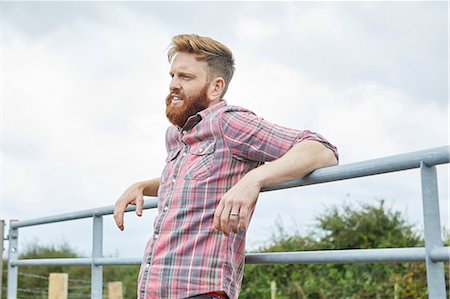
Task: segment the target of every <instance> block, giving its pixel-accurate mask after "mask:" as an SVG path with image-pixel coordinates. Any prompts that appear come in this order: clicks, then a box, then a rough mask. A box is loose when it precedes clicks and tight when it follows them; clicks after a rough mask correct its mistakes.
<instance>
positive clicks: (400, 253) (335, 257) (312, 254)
mask: <svg viewBox="0 0 450 299" xmlns="http://www.w3.org/2000/svg"><path fill="white" fill-rule="evenodd" d="M431 256H432V259H433V260H434V261H435V262H445V261H447V262H448V261H449V260H450V247H439V248H434V249H433V251H432V252H431ZM424 261H425V248H424V247H414V248H380V249H345V250H320V251H296V252H271V253H249V254H246V255H245V263H246V264H312V263H316V264H324V263H335V264H345V263H384V262H424ZM141 262H142V258H95V259H92V258H57V259H25V260H18V261H15V262H13V263H12V265H13V266H56V265H58V266H67V265H91V264H92V263H94V264H95V265H97V266H100V265H139V264H141Z"/></svg>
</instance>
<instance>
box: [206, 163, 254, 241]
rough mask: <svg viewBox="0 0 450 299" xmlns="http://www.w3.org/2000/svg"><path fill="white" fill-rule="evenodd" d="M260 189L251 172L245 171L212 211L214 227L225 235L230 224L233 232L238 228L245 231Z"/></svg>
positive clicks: (228, 231) (228, 230) (227, 233)
mask: <svg viewBox="0 0 450 299" xmlns="http://www.w3.org/2000/svg"><path fill="white" fill-rule="evenodd" d="M260 190H261V186H260V185H259V184H258V183H257V180H255V179H253V178H252V176H251V172H249V173H247V175H245V176H244V177H243V178H242V179H241V180H240V181H239V182H238V183H237V184H236V185H234V186H233V187H232V188H231V189H230V190H228V192H227V193H225V194H224V195H223V196H222V199H221V200H220V202H219V205H218V206H217V209H216V212H215V213H214V223H213V226H214V228H215V229H216V230H217V231H222V232H223V233H224V234H225V235H226V236H228V235H229V233H230V226H231V229H232V230H233V232H234V233H238V231H239V229H240V230H243V231H245V230H246V229H247V226H248V223H249V222H250V209H251V208H252V207H253V206H254V205H255V204H256V201H257V199H258V195H259V192H260Z"/></svg>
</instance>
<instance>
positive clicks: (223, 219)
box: [220, 204, 231, 236]
mask: <svg viewBox="0 0 450 299" xmlns="http://www.w3.org/2000/svg"><path fill="white" fill-rule="evenodd" d="M230 212H231V205H230V204H226V205H225V207H224V208H223V211H222V214H220V230H221V231H223V233H224V234H225V236H228V235H229V234H230V231H229V223H228V221H229V219H230Z"/></svg>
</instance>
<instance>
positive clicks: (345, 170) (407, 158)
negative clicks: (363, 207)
mask: <svg viewBox="0 0 450 299" xmlns="http://www.w3.org/2000/svg"><path fill="white" fill-rule="evenodd" d="M449 150H450V147H448V146H442V147H436V148H431V149H427V150H423V151H417V152H412V153H407V154H400V155H395V156H390V157H384V158H379V159H374V160H368V161H363V162H357V163H351V164H345V165H340V166H334V167H327V168H321V169H317V170H316V171H314V172H312V173H311V174H309V175H308V176H306V177H304V178H302V179H299V180H294V181H291V182H287V183H284V184H280V185H276V186H268V187H265V188H263V189H262V190H261V191H262V192H264V191H273V190H280V189H287V188H294V187H300V186H307V185H313V184H320V183H327V182H332V181H340V180H346V179H353V178H359V177H364V176H370V175H376V174H382V173H389V172H395V171H402V170H408V169H414V168H419V167H420V164H421V163H422V162H424V163H425V165H428V166H432V165H439V164H445V163H448V162H449V161H450V154H449Z"/></svg>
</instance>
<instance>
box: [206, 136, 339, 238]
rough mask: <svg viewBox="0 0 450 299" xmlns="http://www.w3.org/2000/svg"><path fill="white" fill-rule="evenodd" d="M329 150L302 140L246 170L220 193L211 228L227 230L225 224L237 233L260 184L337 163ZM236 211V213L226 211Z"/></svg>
mask: <svg viewBox="0 0 450 299" xmlns="http://www.w3.org/2000/svg"><path fill="white" fill-rule="evenodd" d="M337 163H338V161H337V159H336V156H335V154H334V152H333V151H332V150H330V149H329V148H327V147H326V146H325V145H323V144H322V143H320V142H318V141H312V140H304V141H302V142H300V143H298V144H296V145H295V146H293V147H292V148H291V149H290V150H289V151H287V152H286V153H285V154H284V155H283V156H282V157H280V158H279V159H277V160H275V161H273V162H270V163H267V164H264V165H261V166H260V167H258V168H255V169H253V170H251V171H250V172H248V173H247V174H246V175H245V176H243V177H242V178H241V180H240V181H239V182H238V183H237V184H236V185H234V186H233V187H232V188H231V189H230V190H228V192H227V193H225V194H224V196H223V197H222V199H221V200H220V203H219V205H218V206H217V209H216V212H215V214H214V228H215V229H216V230H218V231H222V232H223V233H224V234H225V235H228V234H229V225H230V224H231V227H232V230H233V231H234V232H235V233H237V232H238V228H240V229H242V230H246V229H247V225H248V222H249V217H250V215H249V211H250V208H251V207H253V206H254V205H255V204H256V201H257V199H258V195H259V192H260V190H261V188H263V187H266V186H269V185H276V184H281V183H285V182H289V181H292V180H295V179H299V178H302V177H304V176H305V175H307V174H309V173H310V172H312V171H314V170H316V169H318V168H322V167H328V166H334V165H337ZM232 212H233V213H239V216H233V215H230V213H232Z"/></svg>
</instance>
